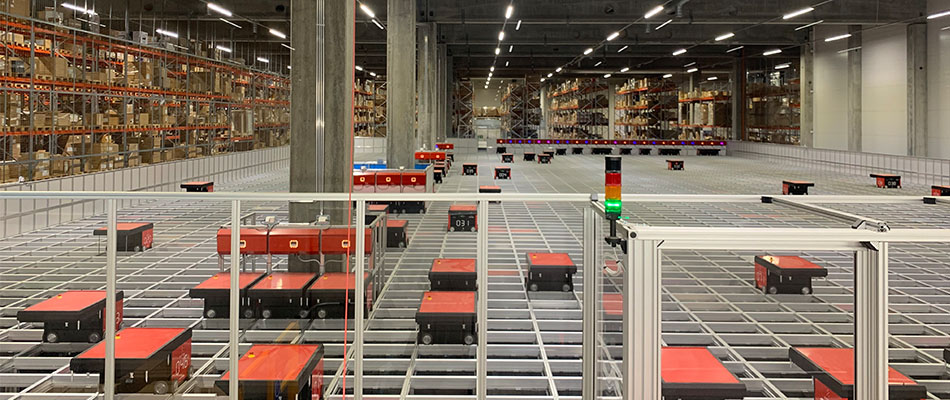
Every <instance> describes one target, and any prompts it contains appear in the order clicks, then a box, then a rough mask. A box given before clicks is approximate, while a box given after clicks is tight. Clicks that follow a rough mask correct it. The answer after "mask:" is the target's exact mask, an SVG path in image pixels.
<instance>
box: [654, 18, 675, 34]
mask: <svg viewBox="0 0 950 400" xmlns="http://www.w3.org/2000/svg"><path fill="white" fill-rule="evenodd" d="M671 23H673V19H672V18H670V19H668V20H666V22H664V23H662V24H660V26H658V27H656V29H654V30H653V31H654V32H656V31H658V30H660V29H663V27H664V26H667V25H669V24H671Z"/></svg>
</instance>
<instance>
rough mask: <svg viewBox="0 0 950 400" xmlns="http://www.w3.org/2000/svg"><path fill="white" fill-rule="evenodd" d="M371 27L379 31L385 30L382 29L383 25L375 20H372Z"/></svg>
mask: <svg viewBox="0 0 950 400" xmlns="http://www.w3.org/2000/svg"><path fill="white" fill-rule="evenodd" d="M373 25H376V27H377V28H379V29H380V30H385V29H386V28H383V24H381V23H379V21H377V20H375V19H374V20H373Z"/></svg>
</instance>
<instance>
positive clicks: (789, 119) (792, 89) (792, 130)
mask: <svg viewBox="0 0 950 400" xmlns="http://www.w3.org/2000/svg"><path fill="white" fill-rule="evenodd" d="M791 64H793V65H792V66H790V67H788V68H785V69H781V70H773V69H771V68H769V69H766V70H764V71H750V72H749V73H748V74H747V75H746V79H747V87H746V104H747V111H746V117H745V118H746V123H745V125H746V126H747V128H746V135H747V137H744V138H743V140H749V141H753V142H768V143H779V144H794V145H798V144H800V143H801V132H800V129H801V128H800V124H801V80H800V79H799V75H798V68H797V67H795V66H794V63H791Z"/></svg>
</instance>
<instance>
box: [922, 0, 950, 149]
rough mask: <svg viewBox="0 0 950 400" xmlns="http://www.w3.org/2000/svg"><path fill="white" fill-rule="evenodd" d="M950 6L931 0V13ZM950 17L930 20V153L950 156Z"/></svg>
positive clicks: (947, 2)
mask: <svg viewBox="0 0 950 400" xmlns="http://www.w3.org/2000/svg"><path fill="white" fill-rule="evenodd" d="M947 9H950V0H929V1H927V12H928V14H932V13H936V12H939V11H944V10H947ZM946 26H950V18H941V19H937V20H933V21H928V23H927V156H928V157H935V158H950V30H945V31H942V30H941V29H943V28H944V27H946Z"/></svg>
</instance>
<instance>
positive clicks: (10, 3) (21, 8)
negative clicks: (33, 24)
mask: <svg viewBox="0 0 950 400" xmlns="http://www.w3.org/2000/svg"><path fill="white" fill-rule="evenodd" d="M0 11H3V12H5V13H7V14H13V15H16V16H20V17H27V18H29V16H30V13H31V12H32V11H31V10H30V0H0Z"/></svg>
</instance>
